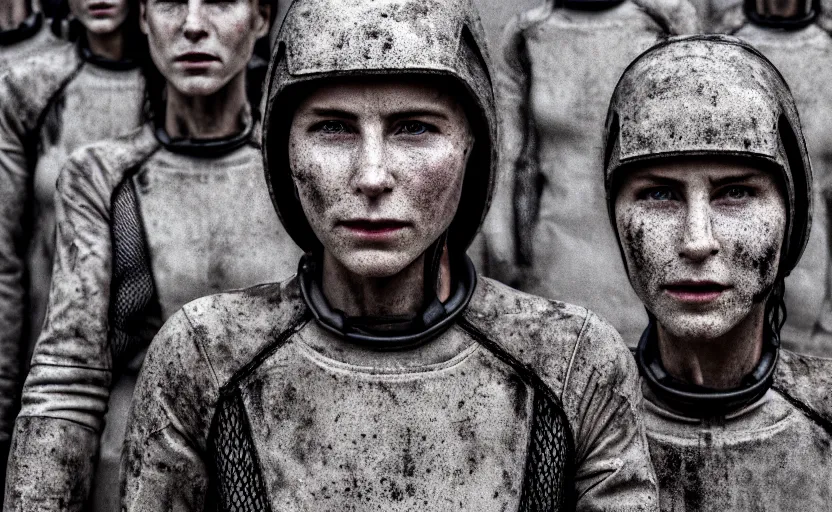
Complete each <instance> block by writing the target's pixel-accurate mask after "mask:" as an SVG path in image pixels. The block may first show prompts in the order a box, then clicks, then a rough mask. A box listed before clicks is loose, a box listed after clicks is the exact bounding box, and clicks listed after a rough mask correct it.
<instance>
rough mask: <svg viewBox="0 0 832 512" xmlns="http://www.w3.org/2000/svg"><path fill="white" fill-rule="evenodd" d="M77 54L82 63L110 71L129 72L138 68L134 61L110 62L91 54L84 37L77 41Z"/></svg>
mask: <svg viewBox="0 0 832 512" xmlns="http://www.w3.org/2000/svg"><path fill="white" fill-rule="evenodd" d="M78 54H79V55H80V56H81V59H82V60H83V61H84V62H88V63H90V64H92V65H93V66H96V67H99V68H103V69H107V70H110V71H130V70H132V69H136V68H137V67H138V66H139V63H138V62H137V61H135V60H134V59H129V58H124V59H119V60H112V59H108V58H106V57H101V56H100V55H96V54H94V53H92V50H90V48H89V45H87V41H86V37H82V38H81V39H79V40H78Z"/></svg>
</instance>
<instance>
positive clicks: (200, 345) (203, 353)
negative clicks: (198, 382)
mask: <svg viewBox="0 0 832 512" xmlns="http://www.w3.org/2000/svg"><path fill="white" fill-rule="evenodd" d="M182 315H183V316H184V317H185V320H187V321H188V326H189V329H190V331H191V332H193V331H194V330H196V326H194V323H193V321H192V320H191V317H190V316H188V311H187V310H186V309H185V308H182ZM196 342H197V347H198V350H199V356H200V357H201V358H202V359H203V360H204V361H205V363H206V364H207V365H208V369H209V370H210V371H211V377H213V378H214V386H215V387H216V388H217V389H218V390H219V389H220V387H221V386H220V379H219V377H217V371H216V370H215V369H214V365H213V364H212V363H211V359H210V358H209V357H208V353H207V352H206V351H205V346H204V345H203V340H202V338H201V337H199V336H197V337H196Z"/></svg>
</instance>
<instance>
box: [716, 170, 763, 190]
mask: <svg viewBox="0 0 832 512" xmlns="http://www.w3.org/2000/svg"><path fill="white" fill-rule="evenodd" d="M757 176H758V174H757V173H756V172H747V173H743V174H735V175H733V176H726V177H724V178H718V179H714V180H710V181H711V185H713V186H715V187H721V186H722V185H727V184H729V183H737V182H739V181H748V180H750V179H752V178H756V177H757Z"/></svg>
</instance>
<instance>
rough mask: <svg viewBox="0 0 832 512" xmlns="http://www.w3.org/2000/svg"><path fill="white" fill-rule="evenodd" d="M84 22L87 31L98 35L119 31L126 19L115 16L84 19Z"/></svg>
mask: <svg viewBox="0 0 832 512" xmlns="http://www.w3.org/2000/svg"><path fill="white" fill-rule="evenodd" d="M83 23H84V28H86V29H87V31H89V32H92V33H93V34H96V35H106V34H112V33H113V32H115V31H117V30H118V29H119V28H120V27H121V24H122V23H124V20H118V19H115V18H106V19H101V18H89V19H86V20H84V22H83Z"/></svg>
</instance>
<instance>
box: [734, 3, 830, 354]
mask: <svg viewBox="0 0 832 512" xmlns="http://www.w3.org/2000/svg"><path fill="white" fill-rule="evenodd" d="M731 15H732V16H734V17H737V16H743V25H742V26H741V27H740V28H739V29H735V30H731V33H732V34H733V35H735V36H737V37H739V38H741V39H743V40H745V41H747V42H749V43H751V44H752V45H754V47H755V48H757V49H758V50H759V51H760V52H762V54H763V55H765V56H766V57H767V58H768V59H769V60H771V61H772V62H773V63H774V65H775V66H777V69H779V70H780V72H781V73H783V76H784V78H785V79H786V82H788V84H789V87H790V89H791V91H792V95H793V96H794V100H795V102H796V103H797V108H798V110H799V111H800V122H801V124H802V125H803V134H804V136H805V137H806V145H807V147H808V148H809V154H810V156H811V158H812V171H813V173H814V179H815V183H814V190H815V192H814V193H815V197H814V212H813V214H812V234H811V237H810V238H809V244H808V245H807V246H806V251H805V253H804V255H803V258H802V259H801V260H800V263H799V264H798V266H797V267H796V268H795V269H794V270H792V273H791V275H790V276H789V277H788V278H787V279H786V288H787V290H788V293H786V306H787V308H788V313H789V314H788V317H787V319H786V325H785V326H784V328H783V331H782V332H781V338H782V340H783V346H785V347H786V348H788V349H790V350H794V351H796V352H801V353H807V354H814V355H819V356H824V357H832V297H830V290H832V272H830V252H829V243H830V242H829V199H830V196H829V194H830V191H832V186H831V184H832V181H830V180H832V132H831V131H830V130H829V119H830V118H832V91H830V90H829V87H828V86H827V84H828V83H829V80H830V79H832V69H830V67H829V62H830V61H832V36H830V34H829V33H828V32H827V31H825V30H824V29H822V28H821V27H819V26H818V25H817V24H815V23H812V24H810V25H808V26H806V27H804V28H801V29H797V30H777V29H772V28H766V27H761V26H759V25H756V24H754V23H752V22H750V21H748V20H746V19H745V17H744V15H742V11H741V9H739V8H738V9H737V10H735V12H732V13H730V14H729V15H726V18H728V16H731Z"/></svg>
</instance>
